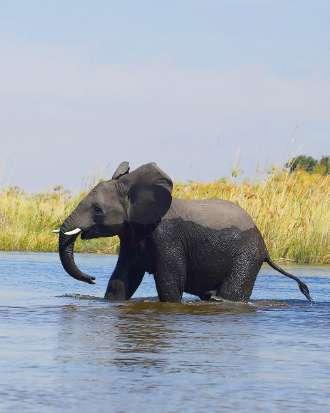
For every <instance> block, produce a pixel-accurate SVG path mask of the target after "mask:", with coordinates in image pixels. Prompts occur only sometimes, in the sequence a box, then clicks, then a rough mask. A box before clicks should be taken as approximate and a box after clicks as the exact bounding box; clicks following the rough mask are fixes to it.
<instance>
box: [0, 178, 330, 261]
mask: <svg viewBox="0 0 330 413" xmlns="http://www.w3.org/2000/svg"><path fill="white" fill-rule="evenodd" d="M83 195H84V194H83V193H81V194H79V195H77V196H73V197H72V196H70V195H69V194H68V193H67V192H65V191H63V190H62V189H60V188H58V189H57V190H55V191H53V192H50V193H44V194H37V195H30V194H26V193H24V192H22V191H19V190H17V189H7V190H3V191H2V192H1V193H0V249H2V250H7V251H12V250H15V251H56V250H57V236H56V235H54V234H52V233H51V230H52V229H53V228H57V227H58V226H59V224H60V223H61V222H62V221H63V219H64V218H65V217H66V216H67V215H68V214H69V213H70V212H71V211H72V210H73V208H74V206H75V205H76V204H77V202H78V201H79V199H81V197H82V196H83ZM174 197H177V198H185V199H217V198H220V199H227V200H230V201H233V202H235V203H237V204H239V205H240V206H241V207H243V208H244V209H246V210H247V211H248V212H249V213H250V214H251V215H252V216H253V218H254V219H255V222H256V223H257V225H258V227H259V229H260V231H261V233H262V234H263V236H264V239H265V241H266V245H267V247H268V249H269V252H270V254H271V256H272V257H273V258H274V259H280V258H281V259H285V260H291V261H294V262H297V263H319V264H321V263H324V264H325V263H328V264H329V263H330V235H329V234H330V176H322V175H317V174H312V175H311V174H307V173H305V172H302V171H298V172H295V173H293V174H288V173H286V172H281V171H280V172H277V173H274V174H272V175H270V176H269V177H268V179H267V180H265V181H263V182H259V183H258V182H254V183H251V182H243V183H235V182H232V181H230V180H220V181H216V182H212V183H188V184H180V183H178V184H176V185H175V187H174ZM117 248H118V240H117V239H116V238H108V239H96V240H91V241H84V242H82V241H81V240H79V241H77V243H76V251H80V252H101V253H115V252H117Z"/></svg>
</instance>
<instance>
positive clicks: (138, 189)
mask: <svg viewBox="0 0 330 413" xmlns="http://www.w3.org/2000/svg"><path fill="white" fill-rule="evenodd" d="M126 179H129V181H130V182H129V190H128V201H129V202H128V211H127V215H128V220H129V222H132V223H137V224H142V225H149V224H155V223H157V222H158V221H159V220H160V219H161V218H162V217H163V216H164V215H165V214H166V212H167V211H168V209H169V208H170V206H171V202H172V195H171V192H172V189H173V183H172V180H171V178H170V177H169V176H168V175H166V174H165V172H163V171H162V170H161V169H159V168H158V166H157V165H156V164H155V163H149V164H146V165H143V166H141V167H140V168H138V169H136V170H135V171H133V172H131V173H130V174H129V176H127V178H126Z"/></svg>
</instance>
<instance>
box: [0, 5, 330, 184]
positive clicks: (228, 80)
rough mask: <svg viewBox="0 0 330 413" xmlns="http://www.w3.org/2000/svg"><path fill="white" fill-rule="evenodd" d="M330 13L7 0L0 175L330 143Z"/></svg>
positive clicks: (271, 160)
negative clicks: (126, 161)
mask: <svg viewBox="0 0 330 413" xmlns="http://www.w3.org/2000/svg"><path fill="white" fill-rule="evenodd" d="M329 21H330V2H328V1H322V0H317V1H314V2H310V1H294V0H292V1H282V0H277V1H272V0H217V1H211V0H209V1H208V0H206V1H194V0H190V1H186V0H180V1H167V2H160V1H158V2H157V1H156V2H155V1H143V0H141V1H139V2H132V1H120V2H114V1H109V0H108V1H101V0H95V1H93V2H91V1H82V0H80V1H75V0H71V1H70V2H67V1H62V0H57V1H47V0H43V1H41V0H40V1H36V0H29V2H22V1H16V0H10V1H7V0H2V2H1V7H0V35H1V36H0V56H1V65H0V186H5V185H19V186H22V187H24V188H26V189H27V190H32V191H37V190H43V189H46V188H49V187H51V186H53V185H55V184H63V185H64V186H66V187H68V188H71V189H80V188H81V187H82V186H84V184H85V182H86V181H88V179H89V178H92V177H93V176H100V175H102V176H104V177H106V176H110V175H111V173H112V170H113V169H115V167H116V165H117V164H118V163H119V162H120V161H122V160H129V161H130V162H131V164H132V166H133V167H134V166H138V165H139V164H141V163H143V162H147V161H151V160H156V161H157V162H158V163H159V165H160V166H161V167H162V168H163V169H165V170H166V171H167V172H168V173H169V174H170V175H171V176H173V177H174V178H175V179H178V180H187V179H198V180H211V179H217V178H219V177H221V176H226V175H229V174H230V171H231V168H232V167H233V165H235V164H236V163H239V164H240V167H241V169H243V171H244V175H245V176H250V177H253V176H255V175H256V174H257V172H256V171H257V170H259V171H264V170H266V169H267V168H269V167H270V165H273V164H277V165H281V164H283V162H284V161H285V160H286V159H288V158H290V157H291V156H294V155H296V154H299V153H308V154H311V155H313V156H316V157H318V156H321V155H322V154H326V153H330V105H329V102H330V28H329Z"/></svg>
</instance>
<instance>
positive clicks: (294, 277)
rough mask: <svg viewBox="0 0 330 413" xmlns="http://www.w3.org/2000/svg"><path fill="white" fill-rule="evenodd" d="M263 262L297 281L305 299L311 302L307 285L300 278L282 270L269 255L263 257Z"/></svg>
mask: <svg viewBox="0 0 330 413" xmlns="http://www.w3.org/2000/svg"><path fill="white" fill-rule="evenodd" d="M265 262H267V263H268V264H269V265H270V266H271V267H272V268H274V270H276V271H278V272H280V273H281V274H283V275H285V276H286V277H289V278H291V279H292V280H295V281H296V282H297V283H298V286H299V290H300V291H301V292H302V293H303V294H304V296H305V297H306V298H307V300H308V301H309V302H310V303H312V302H313V300H312V297H311V296H310V293H309V289H308V287H307V285H306V284H305V283H303V282H302V281H301V280H299V278H298V277H296V276H294V275H292V274H290V273H288V272H286V271H285V270H283V268H281V267H280V266H278V265H277V264H275V262H274V261H272V260H271V258H270V257H269V256H268V257H267V258H266V259H265Z"/></svg>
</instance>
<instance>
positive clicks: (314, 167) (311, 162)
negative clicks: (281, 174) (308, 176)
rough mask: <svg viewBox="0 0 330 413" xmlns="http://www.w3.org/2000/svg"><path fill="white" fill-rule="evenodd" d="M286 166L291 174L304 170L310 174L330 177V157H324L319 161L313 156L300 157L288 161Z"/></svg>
mask: <svg viewBox="0 0 330 413" xmlns="http://www.w3.org/2000/svg"><path fill="white" fill-rule="evenodd" d="M285 166H286V168H288V169H289V171H290V172H291V173H292V172H294V171H296V170H302V171H306V172H308V173H316V174H320V175H330V156H322V158H321V159H320V160H317V159H314V158H313V157H312V156H306V155H299V156H296V157H295V158H292V159H291V160H290V161H288V162H287V163H286V164H285Z"/></svg>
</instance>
